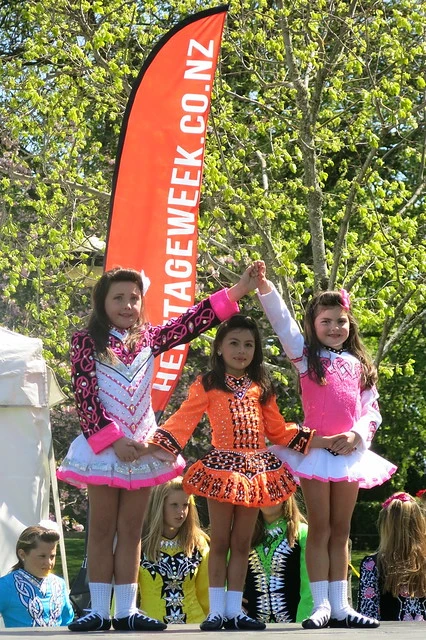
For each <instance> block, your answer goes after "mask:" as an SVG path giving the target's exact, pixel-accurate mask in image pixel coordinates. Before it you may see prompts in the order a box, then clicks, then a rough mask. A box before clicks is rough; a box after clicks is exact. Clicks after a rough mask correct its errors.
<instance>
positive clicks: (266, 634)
mask: <svg viewBox="0 0 426 640" xmlns="http://www.w3.org/2000/svg"><path fill="white" fill-rule="evenodd" d="M229 634H231V635H232V636H233V637H235V640H236V639H237V638H238V637H240V638H241V640H245V639H246V638H248V639H249V640H250V639H254V638H256V637H257V636H259V640H260V637H261V638H262V640H308V639H309V640H314V638H315V637H316V638H317V639H318V640H425V639H426V622H382V624H381V625H380V627H379V628H378V629H369V630H365V629H319V630H316V631H312V630H305V629H302V627H301V626H300V625H299V624H269V625H267V627H266V629H265V631H225V630H222V631H210V632H208V631H200V629H199V627H198V626H197V625H195V624H187V625H169V627H168V628H167V629H166V630H165V631H156V632H147V631H138V632H136V631H113V630H112V631H104V632H102V633H99V632H95V633H71V632H70V631H68V629H67V628H66V627H54V628H41V627H37V628H31V629H27V628H20V629H0V640H18V639H19V638H24V639H25V638H33V640H39V638H46V640H65V638H69V639H70V640H71V638H73V639H74V640H83V638H93V637H98V638H103V637H105V638H106V639H108V640H109V639H110V638H111V640H112V637H113V636H114V635H116V636H118V635H119V636H121V637H122V638H126V640H142V639H143V640H153V639H154V638H157V640H159V639H160V638H163V640H184V639H185V638H188V639H190V640H198V639H200V640H207V639H210V640H218V639H219V638H222V640H223V639H224V638H225V637H226V636H227V635H229Z"/></svg>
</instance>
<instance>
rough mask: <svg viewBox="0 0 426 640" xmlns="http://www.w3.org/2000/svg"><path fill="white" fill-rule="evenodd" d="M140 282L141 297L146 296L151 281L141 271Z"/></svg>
mask: <svg viewBox="0 0 426 640" xmlns="http://www.w3.org/2000/svg"><path fill="white" fill-rule="evenodd" d="M141 280H142V289H143V295H146V292H147V291H148V289H149V285H150V284H151V280H150V279H149V278H148V276H147V275H146V273H145V271H144V270H143V269H142V271H141Z"/></svg>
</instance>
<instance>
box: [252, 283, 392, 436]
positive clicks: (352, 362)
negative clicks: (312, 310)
mask: <svg viewBox="0 0 426 640" xmlns="http://www.w3.org/2000/svg"><path fill="white" fill-rule="evenodd" d="M259 300H260V302H261V304H262V306H263V308H264V310H265V313H266V315H267V316H268V319H269V321H270V323H271V325H272V327H273V329H274V331H275V332H276V334H277V336H278V338H279V340H280V342H281V344H282V346H283V348H284V351H285V353H286V355H287V357H288V358H289V359H290V361H291V362H292V364H293V365H294V366H295V367H296V369H297V371H298V373H299V376H300V385H301V390H302V405H303V411H304V424H305V425H306V426H307V427H309V428H311V429H316V430H317V433H318V435H333V434H336V433H341V432H343V431H349V430H351V429H353V430H354V431H356V432H357V433H358V434H359V435H360V436H361V438H362V440H363V443H364V446H366V447H369V446H370V443H371V440H372V439H373V437H374V434H375V432H376V430H377V428H378V426H379V425H380V423H381V416H380V412H379V406H378V402H377V400H378V393H377V389H376V387H372V388H371V389H362V388H361V364H360V362H359V360H358V359H357V358H356V357H355V356H353V355H352V354H350V353H348V352H347V351H343V352H341V353H336V352H334V351H331V350H329V349H327V348H326V347H324V348H323V349H322V351H321V358H322V362H323V366H324V369H325V378H326V384H325V385H320V384H318V383H317V382H316V381H314V380H312V379H311V378H310V377H309V375H308V361H307V350H306V345H305V342H304V338H303V335H302V333H301V332H300V329H299V327H298V325H297V323H296V322H295V320H294V319H293V318H292V317H291V315H290V312H289V310H288V309H287V307H286V305H285V303H284V301H283V300H282V299H281V297H280V295H279V294H278V292H277V290H276V289H275V288H274V289H273V290H272V291H271V292H270V293H267V294H265V295H259Z"/></svg>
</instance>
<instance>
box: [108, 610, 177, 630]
mask: <svg viewBox="0 0 426 640" xmlns="http://www.w3.org/2000/svg"><path fill="white" fill-rule="evenodd" d="M112 626H113V627H114V629H115V630H116V631H164V629H167V625H166V624H165V623H164V622H161V621H160V620H156V619H155V618H150V617H149V616H146V615H144V614H143V613H140V612H138V613H133V614H132V615H131V616H126V617H125V618H113V619H112Z"/></svg>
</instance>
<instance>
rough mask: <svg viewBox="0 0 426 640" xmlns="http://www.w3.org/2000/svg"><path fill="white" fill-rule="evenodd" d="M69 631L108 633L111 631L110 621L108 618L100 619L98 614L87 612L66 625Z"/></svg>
mask: <svg viewBox="0 0 426 640" xmlns="http://www.w3.org/2000/svg"><path fill="white" fill-rule="evenodd" d="M68 629H69V630H70V631H79V632H80V633H84V632H85V631H108V630H109V629H111V620H110V619H109V618H102V616H100V615H99V613H94V612H93V611H89V612H88V613H86V615H85V616H82V617H81V618H78V620H74V622H71V624H69V625H68Z"/></svg>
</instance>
